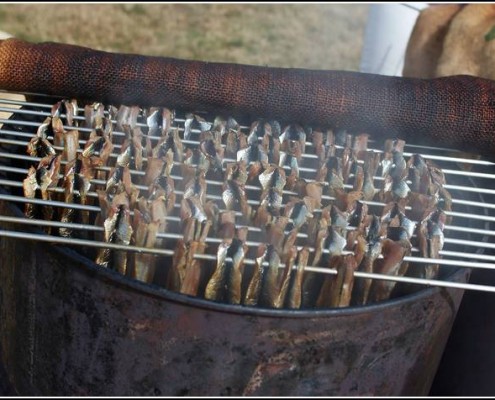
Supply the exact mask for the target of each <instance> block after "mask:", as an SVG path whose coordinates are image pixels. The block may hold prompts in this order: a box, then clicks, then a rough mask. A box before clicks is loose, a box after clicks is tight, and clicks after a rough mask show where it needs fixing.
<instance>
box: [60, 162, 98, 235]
mask: <svg viewBox="0 0 495 400" xmlns="http://www.w3.org/2000/svg"><path fill="white" fill-rule="evenodd" d="M90 187H91V184H90V182H89V179H88V178H87V176H85V175H84V173H82V160H81V158H78V159H74V160H72V161H70V162H69V163H67V173H66V174H65V177H64V188H65V196H64V197H65V198H64V200H65V202H66V203H68V204H86V201H87V199H86V195H87V193H88V192H89V190H90ZM88 221H89V214H88V212H87V211H84V210H76V209H74V208H70V207H66V208H64V209H63V211H62V217H61V222H63V223H74V222H75V223H82V224H87V223H88ZM59 233H60V236H62V237H72V236H73V233H74V232H73V230H72V228H66V227H61V228H59Z"/></svg>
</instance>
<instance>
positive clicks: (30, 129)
mask: <svg viewBox="0 0 495 400" xmlns="http://www.w3.org/2000/svg"><path fill="white" fill-rule="evenodd" d="M40 99H41V100H42V101H43V102H45V103H46V104H49V105H53V104H55V103H56V102H57V101H59V100H60V99H54V98H43V97H40V98H37V100H38V101H39V100H40ZM22 110H25V111H34V112H39V111H40V112H45V113H46V112H47V108H37V107H35V106H28V105H24V106H23V107H22ZM48 111H49V109H48ZM197 114H199V113H197ZM200 115H202V116H203V117H204V118H205V120H206V121H210V122H211V121H213V120H214V118H215V117H216V115H209V114H206V113H205V114H200ZM184 117H185V112H180V111H177V112H176V121H180V122H175V126H178V127H180V128H183V127H184V122H183V121H184ZM44 119H45V116H43V115H34V114H32V113H29V112H28V113H26V114H21V113H14V115H13V116H12V117H11V121H9V122H7V123H5V124H4V125H3V131H13V132H17V133H18V134H19V135H20V136H23V137H24V138H23V139H22V140H23V141H25V142H28V141H29V137H30V136H34V135H35V133H36V129H37V126H38V125H39V124H41V123H42V122H43V120H44ZM19 121H24V122H26V123H27V124H22V123H19ZM138 122H143V120H141V121H139V120H138ZM144 122H145V121H144ZM238 122H239V123H240V125H241V126H245V127H248V126H249V125H250V124H251V122H253V121H250V120H248V119H246V120H245V121H238ZM280 122H281V125H282V126H283V121H280ZM305 129H306V131H307V132H308V133H309V135H308V136H310V134H311V129H310V127H305ZM87 131H88V132H89V130H87ZM243 131H244V132H245V133H246V134H248V132H247V131H246V130H245V129H244V130H243ZM88 132H83V134H82V137H81V136H80V139H85V138H86V137H87V135H88ZM198 134H199V131H198V132H196V134H195V135H196V137H195V138H194V140H198V136H197V135H198ZM0 136H1V137H4V138H7V136H6V135H4V134H0ZM8 138H12V136H10V135H9V136H8ZM411 145H412V146H411ZM0 146H1V151H2V153H10V154H19V155H25V154H26V147H25V146H23V145H16V144H9V143H2V144H1V145H0ZM369 148H373V149H378V150H380V149H382V148H383V143H381V142H375V141H373V137H370V141H369ZM406 151H408V152H410V153H419V154H423V153H424V154H429V155H434V156H436V155H439V156H443V157H449V155H453V156H455V152H450V151H448V150H445V149H441V148H431V147H430V148H426V147H421V146H419V147H415V146H414V145H413V144H412V143H406ZM114 152H115V150H114ZM306 153H307V154H314V149H313V147H312V146H306ZM315 163H316V160H315V158H314V157H313V158H312V157H309V158H305V159H304V160H303V162H302V164H301V165H300V169H301V171H300V174H301V177H303V178H306V179H312V178H314V173H315V168H316V165H315ZM435 163H436V164H437V165H438V166H440V167H441V168H442V169H443V168H445V169H459V163H452V162H449V161H442V160H435ZM2 164H3V165H5V166H10V167H14V168H21V169H25V170H27V169H28V168H29V167H30V166H36V163H35V162H33V161H30V160H25V159H24V160H23V159H22V157H21V159H16V158H3V159H2ZM176 168H177V167H176V166H174V169H173V170H172V174H173V175H175V176H177V175H180V171H179V170H178V169H176ZM470 168H471V171H473V172H475V171H481V172H485V173H490V171H489V170H490V168H489V167H484V166H477V165H474V166H470ZM0 177H1V178H3V179H6V180H9V181H17V182H22V180H23V179H24V178H25V175H22V174H19V173H15V172H9V171H1V172H0ZM207 179H209V180H217V181H218V180H219V178H218V176H215V174H214V173H212V171H209V172H208V174H207ZM220 181H221V178H220ZM447 183H448V184H449V185H452V186H454V185H459V186H464V187H465V186H468V187H471V188H476V187H489V182H487V181H486V180H483V179H478V178H476V177H470V176H463V175H462V174H461V175H457V174H449V175H448V176H447ZM258 186H259V183H258ZM1 190H2V191H4V192H5V193H11V194H14V195H16V196H22V195H23V191H22V187H4V188H3V189H1ZM449 191H450V193H451V195H452V198H453V199H461V200H466V201H473V202H480V203H489V200H490V199H489V198H488V197H492V196H491V195H490V194H486V193H482V191H476V190H472V191H466V190H456V189H455V188H453V189H449ZM207 193H208V196H217V197H216V198H217V199H219V200H218V201H217V203H218V204H219V205H221V196H222V185H221V184H218V185H208V189H207ZM247 193H248V199H250V200H258V199H259V190H256V191H255V190H253V191H249V190H248V191H247ZM285 203H286V196H285V195H284V204H285ZM326 204H329V201H328V200H327V201H325V202H324V203H323V205H326ZM17 206H18V207H19V208H20V209H21V210H22V208H23V205H22V204H17ZM453 211H455V212H457V213H466V214H470V215H480V214H481V215H490V210H489V209H488V208H486V209H482V210H481V212H480V209H479V208H478V207H473V206H470V205H463V204H455V205H454V206H453ZM369 213H370V214H372V213H376V214H377V215H380V213H381V207H380V206H373V205H370V206H369ZM90 214H91V220H90V224H94V222H95V217H96V213H93V212H92V213H90ZM170 216H172V217H176V218H175V219H173V220H170V221H169V222H168V224H167V232H172V233H174V234H175V238H170V239H167V241H166V242H165V243H164V247H165V248H168V249H171V250H173V249H174V247H175V244H176V240H177V234H180V233H181V228H180V218H179V216H180V214H179V208H178V207H176V208H175V209H174V210H173V212H172V213H171V215H170ZM452 225H461V226H464V227H469V228H472V230H473V231H472V232H461V231H456V230H446V232H445V237H446V238H449V239H460V240H469V241H479V242H481V241H487V240H488V239H487V236H486V235H484V234H483V230H486V231H489V230H490V222H487V221H486V220H483V219H477V218H462V217H461V218H458V217H454V218H453V222H452ZM476 230H477V231H476ZM74 235H75V237H80V238H88V239H91V238H90V237H88V235H87V233H85V232H77V231H75V233H74ZM247 240H248V241H251V242H257V243H258V242H259V233H257V232H256V231H252V232H250V233H249V235H248V238H247ZM212 247H214V248H216V245H213V246H212ZM74 249H75V250H76V251H78V252H80V253H81V254H83V255H84V256H86V257H88V259H90V260H95V257H96V256H97V249H96V248H92V247H81V246H77V247H74ZM255 250H256V248H255V246H253V247H250V252H249V253H248V257H246V258H250V259H253V258H254V257H255V254H256V253H255ZM215 251H216V249H215V250H213V251H212V253H211V254H215ZM444 251H456V252H460V253H466V256H464V257H462V258H459V264H458V266H459V267H462V264H463V259H465V260H468V259H469V254H474V253H477V254H479V253H482V252H483V250H482V249H481V248H474V247H472V246H463V245H459V244H456V243H445V246H444ZM160 257H161V259H162V262H160V263H159V265H160V267H159V268H157V270H156V273H155V276H154V279H153V284H154V285H157V286H158V287H161V288H164V287H166V281H167V275H168V273H169V269H170V266H171V260H172V257H169V256H160ZM20 262H21V263H22V261H20ZM205 265H206V271H207V272H206V274H207V275H208V274H210V275H211V274H212V273H213V271H214V268H215V263H214V262H213V261H205ZM245 268H246V270H245V275H246V276H251V275H252V265H246V266H245ZM456 270H457V268H456V267H455V266H449V265H443V266H441V267H440V274H439V278H438V279H441V280H444V279H446V280H448V279H449V276H451V275H452V274H453V273H454V272H455V271H456ZM248 283H249V282H248V279H245V280H243V283H242V284H243V289H242V290H243V292H245V291H246V289H247V284H248ZM205 284H206V280H205V279H204V280H203V287H202V288H200V292H204V285H205ZM422 289H424V286H422V285H414V290H415V291H417V290H422Z"/></svg>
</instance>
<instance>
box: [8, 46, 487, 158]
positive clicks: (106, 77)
mask: <svg viewBox="0 0 495 400" xmlns="http://www.w3.org/2000/svg"><path fill="white" fill-rule="evenodd" d="M0 88H1V89H5V90H10V91H29V92H40V93H45V94H53V95H59V96H66V97H75V98H78V99H84V100H91V101H101V102H104V103H111V104H127V105H140V106H152V105H153V106H168V107H175V108H182V109H185V110H205V111H211V112H228V113H229V115H232V116H234V117H236V116H237V117H238V116H244V117H246V116H249V117H266V118H276V119H280V120H282V121H285V122H299V123H304V124H311V125H313V126H319V127H333V128H336V127H344V128H347V129H350V130H359V131H365V132H369V133H372V134H374V135H378V136H380V137H384V138H385V137H391V136H392V135H395V136H398V137H400V138H403V139H405V140H407V141H410V142H415V143H418V142H420V143H422V144H430V145H442V146H447V147H453V148H457V149H460V150H463V151H471V152H474V153H479V154H483V155H485V156H488V157H491V156H492V155H493V154H494V153H495V137H494V135H493V134H492V131H493V128H494V126H495V83H494V82H493V81H491V80H487V79H482V78H476V77H472V76H465V75H459V76H452V77H444V78H436V79H415V78H400V77H390V76H381V75H374V74H365V73H359V72H349V71H320V70H308V69H295V68H271V67H261V66H251V65H240V64H227V63H212V62H201V61H187V60H179V59H174V58H166V57H153V56H142V55H136V54H118V53H108V52H103V51H97V50H93V49H89V48H85V47H80V46H73V45H68V44H60V43H52V42H48V43H38V44H33V43H28V42H25V41H22V40H19V39H7V40H3V41H1V42H0Z"/></svg>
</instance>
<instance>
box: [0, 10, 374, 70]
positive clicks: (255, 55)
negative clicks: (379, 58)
mask: <svg viewBox="0 0 495 400" xmlns="http://www.w3.org/2000/svg"><path fill="white" fill-rule="evenodd" d="M368 9H369V5H367V4H318V3H316V4H262V3H259V4H235V3H234V4H155V3H147V4H142V3H139V4H129V3H127V4H1V5H0V30H1V31H4V32H7V33H9V34H10V35H12V36H15V37H17V38H20V39H25V40H28V41H33V42H40V41H57V42H64V43H69V44H77V45H82V46H87V47H91V48H94V49H98V50H105V51H113V52H126V53H139V54H145V55H160V56H168V57H176V58H184V59H196V60H204V61H219V62H235V63H243V64H255V65H268V66H277V67H300V68H314V69H345V70H353V71H357V70H359V62H360V56H361V50H362V45H363V36H364V29H365V25H366V19H367V13H368Z"/></svg>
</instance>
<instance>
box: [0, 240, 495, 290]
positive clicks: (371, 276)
mask: <svg viewBox="0 0 495 400" xmlns="http://www.w3.org/2000/svg"><path fill="white" fill-rule="evenodd" d="M0 237H8V238H15V239H24V240H33V239H34V240H39V241H42V242H49V243H55V244H69V245H75V246H93V247H98V248H111V249H114V250H126V251H132V252H146V253H151V254H156V255H168V256H171V255H173V254H174V252H173V251H172V250H163V249H148V248H144V247H137V246H123V245H116V244H112V243H100V242H93V241H90V240H89V241H88V240H82V239H66V238H60V237H55V236H49V235H36V234H25V233H23V232H12V231H4V230H0ZM195 258H198V259H202V260H210V261H215V260H216V257H215V256H213V255H208V254H202V255H197V256H196V257H195ZM434 261H435V262H436V261H438V260H434ZM245 264H248V265H249V264H251V265H253V264H254V261H253V260H245ZM454 265H455V264H454ZM280 268H285V266H281V267H280ZM493 268H495V265H494V266H493ZM305 270H307V271H310V272H318V273H323V274H327V275H335V274H336V273H337V271H336V270H332V269H328V268H321V267H311V266H308V267H305ZM354 276H355V277H357V278H368V279H381V280H387V281H392V282H404V283H414V284H418V285H425V286H439V287H452V288H458V289H466V290H477V291H484V292H492V293H494V292H495V287H492V286H487V285H477V284H469V283H457V282H449V281H441V280H433V279H417V278H411V277H399V276H389V275H383V274H376V273H365V272H359V271H356V272H354Z"/></svg>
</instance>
